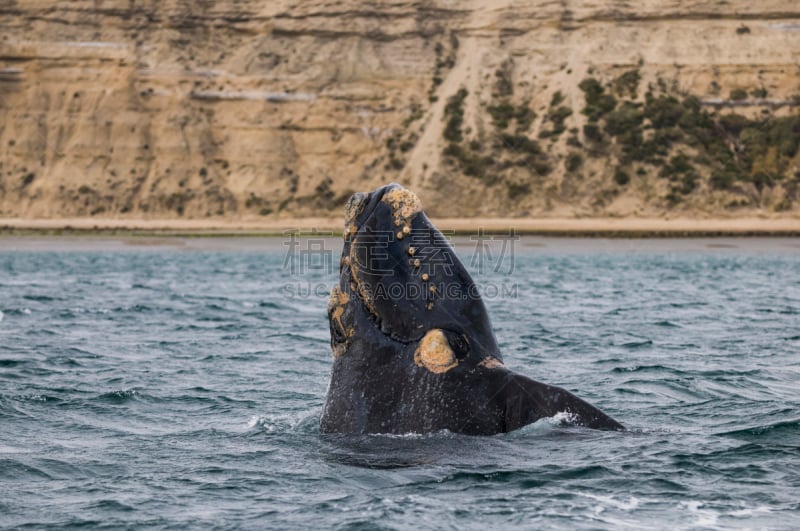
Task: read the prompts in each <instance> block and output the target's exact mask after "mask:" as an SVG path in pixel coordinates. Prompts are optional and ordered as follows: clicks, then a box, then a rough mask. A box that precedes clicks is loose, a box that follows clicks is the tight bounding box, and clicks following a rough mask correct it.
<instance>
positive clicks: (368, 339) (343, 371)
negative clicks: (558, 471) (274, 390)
mask: <svg viewBox="0 0 800 531" xmlns="http://www.w3.org/2000/svg"><path fill="white" fill-rule="evenodd" d="M327 311H328V320H329V326H330V336H331V352H332V356H333V364H332V369H331V376H330V383H329V386H328V391H327V396H326V399H325V403H324V405H323V408H322V412H321V415H320V421H319V429H320V432H321V433H342V434H345V433H352V434H412V433H429V432H436V431H442V430H448V431H450V432H453V433H458V434H465V435H494V434H498V433H505V432H509V431H512V430H516V429H518V428H521V427H523V426H526V425H528V424H531V423H534V422H536V421H537V420H540V419H542V418H548V417H556V416H558V417H557V418H562V419H567V421H568V422H569V423H571V424H574V425H577V426H583V427H586V428H593V429H602V430H622V429H624V427H623V425H622V424H620V423H619V422H617V421H616V420H614V419H613V418H611V417H610V416H609V415H607V414H606V413H604V412H602V411H601V410H599V409H598V408H596V407H594V406H593V405H591V404H589V403H588V402H586V401H584V400H582V399H581V398H578V397H577V396H575V395H574V394H573V393H571V392H569V391H567V390H566V389H563V388H561V387H557V386H554V385H548V384H545V383H542V382H539V381H536V380H533V379H531V378H528V377H527V376H524V375H521V374H518V373H516V372H514V371H512V370H510V369H509V368H507V367H506V365H505V362H504V360H503V356H502V354H501V352H500V349H499V347H498V343H497V339H496V337H495V335H494V331H493V329H492V325H491V322H490V320H489V315H488V312H487V309H486V306H485V304H484V302H483V300H482V298H481V296H480V293H479V290H478V287H477V286H476V284H475V283H474V281H473V279H472V277H471V276H470V275H469V273H468V272H467V270H466V268H465V267H464V265H463V264H462V263H461V261H460V260H459V258H458V256H457V255H456V253H455V250H454V249H453V247H452V246H451V245H450V242H449V241H448V239H447V238H446V237H445V236H444V235H443V234H442V232H441V231H439V230H438V229H437V228H436V227H435V226H434V224H433V223H432V222H431V221H430V219H429V218H428V217H427V215H426V214H425V212H424V211H423V209H422V204H421V202H420V199H419V198H418V197H417V195H416V194H414V193H413V192H412V191H411V190H409V189H407V188H405V187H403V186H401V185H399V184H396V183H392V184H388V185H385V186H382V187H380V188H378V189H376V190H374V191H372V192H360V193H356V194H354V195H353V196H352V197H350V199H349V200H348V201H347V203H346V205H345V226H344V244H343V249H342V255H341V260H340V263H339V277H338V283H337V284H336V285H335V286H334V287H333V289H332V290H331V294H330V300H329V302H328V308H327Z"/></svg>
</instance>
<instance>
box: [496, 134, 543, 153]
mask: <svg viewBox="0 0 800 531" xmlns="http://www.w3.org/2000/svg"><path fill="white" fill-rule="evenodd" d="M500 141H501V143H502V148H503V149H506V150H508V151H513V152H515V153H527V154H529V155H538V154H540V153H541V152H542V149H541V148H540V147H539V143H538V142H536V141H535V140H531V139H530V138H528V137H527V136H525V135H509V134H503V135H501V137H500Z"/></svg>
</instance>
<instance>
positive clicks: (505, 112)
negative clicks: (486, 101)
mask: <svg viewBox="0 0 800 531" xmlns="http://www.w3.org/2000/svg"><path fill="white" fill-rule="evenodd" d="M487 110H488V111H489V114H490V115H491V117H492V121H493V122H494V126H495V127H496V128H498V129H506V128H507V127H508V124H509V123H510V122H511V120H512V118H514V115H515V109H514V106H513V105H511V103H509V102H508V101H503V102H501V103H500V104H499V105H490V106H489V107H488V109H487Z"/></svg>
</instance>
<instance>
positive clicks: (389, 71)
mask: <svg viewBox="0 0 800 531" xmlns="http://www.w3.org/2000/svg"><path fill="white" fill-rule="evenodd" d="M798 103H800V5H798V4H797V2H794V1H792V0H763V1H761V2H745V1H743V0H729V1H716V0H715V1H711V0H671V1H663V0H659V1H656V0H642V1H640V2H618V1H611V0H597V1H573V0H554V1H531V0H527V1H522V0H518V1H514V0H500V1H497V2H488V1H477V0H462V1H455V0H433V1H430V2H400V1H397V0H374V1H371V2H351V1H334V0H316V1H313V0H312V1H299V0H271V1H260V2H257V1H254V0H226V1H225V0H200V1H182V0H166V1H163V2H156V1H155V0H145V1H142V0H125V1H123V0H92V1H89V0H71V1H67V0H63V1H56V2H43V1H37V0H29V1H22V0H16V1H15V0H4V1H2V2H0V116H2V120H0V217H11V216H28V217H62V216H98V217H100V216H102V217H139V218H140V217H150V218H169V217H187V218H196V217H208V216H211V217H216V216H221V217H226V218H238V219H247V218H254V217H259V216H270V217H282V216H283V217H285V216H302V215H309V214H312V213H313V214H319V213H320V212H321V211H326V210H330V209H333V208H337V207H338V206H339V205H340V204H341V202H342V201H343V200H344V199H345V198H346V197H347V195H349V194H350V193H351V192H352V191H353V190H363V189H368V188H372V187H374V186H376V185H378V184H381V183H384V182H387V181H392V180H395V181H399V182H403V183H405V184H408V185H411V186H413V187H414V189H415V190H417V191H418V193H419V194H420V195H421V196H422V198H423V201H424V202H425V204H426V207H427V209H428V210H429V211H431V212H432V213H434V214H439V215H448V216H456V215H467V216H469V215H484V216H485V215H489V216H491V215H503V216H509V215H520V216H524V215H536V216H556V215H557V216H599V215H604V216H608V215H658V214H661V213H664V212H667V211H679V212H682V213H684V214H686V213H688V214H691V215H706V214H710V215H724V216H727V215H733V216H735V215H745V214H747V215H752V214H753V213H772V212H784V214H783V215H787V214H788V215H793V216H794V215H798V213H800V207H798V201H800V197H798V188H800V184H799V183H800V155H798V139H800V114H799V112H798Z"/></svg>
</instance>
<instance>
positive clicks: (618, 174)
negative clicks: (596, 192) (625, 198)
mask: <svg viewBox="0 0 800 531" xmlns="http://www.w3.org/2000/svg"><path fill="white" fill-rule="evenodd" d="M614 182H615V183H617V184H618V185H619V186H625V185H627V184H628V183H629V182H631V178H630V176H628V174H627V173H626V172H625V170H623V169H622V168H620V167H619V166H617V169H616V170H614Z"/></svg>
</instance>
